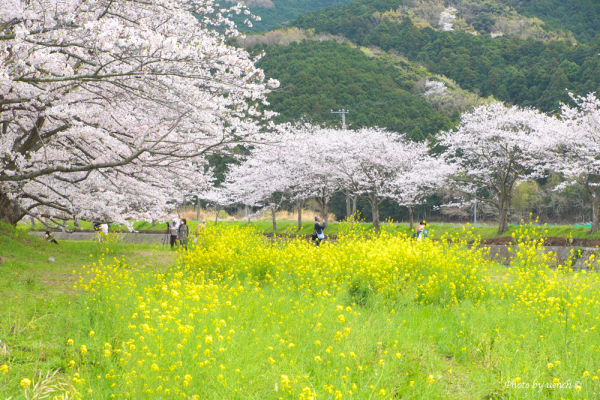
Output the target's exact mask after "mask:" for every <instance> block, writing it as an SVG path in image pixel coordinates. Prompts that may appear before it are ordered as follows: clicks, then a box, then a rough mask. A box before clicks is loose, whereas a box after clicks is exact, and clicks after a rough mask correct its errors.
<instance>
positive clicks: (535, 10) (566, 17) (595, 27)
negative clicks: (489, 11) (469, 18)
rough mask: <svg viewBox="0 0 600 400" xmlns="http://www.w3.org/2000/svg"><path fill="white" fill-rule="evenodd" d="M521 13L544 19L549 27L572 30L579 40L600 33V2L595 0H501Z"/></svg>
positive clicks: (589, 38) (591, 38) (590, 37)
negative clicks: (516, 0)
mask: <svg viewBox="0 0 600 400" xmlns="http://www.w3.org/2000/svg"><path fill="white" fill-rule="evenodd" d="M500 1H501V2H502V3H504V4H509V5H511V6H513V7H515V8H516V9H517V10H518V11H519V12H520V13H521V14H523V15H526V16H528V17H537V18H540V19H542V20H544V22H545V25H546V27H547V28H548V29H553V30H562V31H565V32H566V31H571V32H573V34H574V36H575V38H576V39H577V40H578V41H579V42H583V43H587V42H591V41H592V40H593V39H594V37H595V36H596V35H597V34H598V33H600V2H598V1H595V0H538V1H534V0H521V1H518V2H515V1H513V0H500Z"/></svg>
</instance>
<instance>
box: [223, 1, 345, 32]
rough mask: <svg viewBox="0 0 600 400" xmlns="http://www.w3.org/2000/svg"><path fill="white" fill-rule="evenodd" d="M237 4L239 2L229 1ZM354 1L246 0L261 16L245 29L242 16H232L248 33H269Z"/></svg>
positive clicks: (251, 8) (255, 13)
mask: <svg viewBox="0 0 600 400" xmlns="http://www.w3.org/2000/svg"><path fill="white" fill-rule="evenodd" d="M227 1H229V2H230V3H237V0H235V1H233V0H227ZM350 1H352V0H246V1H244V3H246V5H247V6H248V7H249V8H250V10H251V11H252V14H254V15H256V16H259V17H260V21H252V27H251V28H247V27H243V26H242V25H241V24H239V22H241V21H242V19H243V17H242V16H239V17H238V16H232V17H233V19H234V21H236V22H238V25H239V26H240V27H241V28H242V29H246V30H248V31H262V32H265V31H269V30H271V29H273V28H275V27H277V26H281V25H285V24H286V23H288V22H290V21H292V20H293V19H294V18H296V17H297V16H298V15H301V14H306V13H308V12H310V11H313V10H317V9H319V8H327V7H335V6H338V5H340V4H345V3H349V2H350Z"/></svg>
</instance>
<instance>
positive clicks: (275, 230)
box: [271, 208, 277, 233]
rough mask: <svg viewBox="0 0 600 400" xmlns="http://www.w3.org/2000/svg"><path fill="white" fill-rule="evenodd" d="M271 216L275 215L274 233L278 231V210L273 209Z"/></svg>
mask: <svg viewBox="0 0 600 400" xmlns="http://www.w3.org/2000/svg"><path fill="white" fill-rule="evenodd" d="M271 216H272V217H273V233H275V232H277V210H276V209H275V208H272V209H271Z"/></svg>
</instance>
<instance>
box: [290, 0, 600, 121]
mask: <svg viewBox="0 0 600 400" xmlns="http://www.w3.org/2000/svg"><path fill="white" fill-rule="evenodd" d="M388 9H389V8H388ZM376 11H377V12H380V11H382V7H381V6H379V3H378V2H374V3H372V4H371V3H369V4H366V3H365V2H364V1H358V2H354V3H351V4H348V5H347V6H343V7H337V8H335V9H328V10H325V11H317V12H313V13H310V14H308V15H306V16H302V17H299V18H298V19H297V20H296V21H295V22H294V23H293V24H294V26H297V27H300V28H303V29H314V30H315V32H317V33H324V32H326V33H330V34H334V35H343V36H346V37H348V38H349V39H351V40H352V41H353V42H355V43H356V44H358V45H361V46H371V45H375V46H378V47H380V48H382V49H383V50H385V51H388V52H389V51H394V52H397V53H400V54H401V55H404V56H405V57H407V58H408V59H409V60H410V61H412V62H417V63H422V64H423V65H426V66H427V68H428V70H429V71H430V72H431V73H434V74H439V75H445V76H446V77H448V78H450V79H453V80H454V81H456V82H457V83H458V84H459V85H460V86H461V87H462V88H464V89H469V90H472V91H475V92H477V93H480V94H481V95H482V96H483V97H488V96H494V97H496V98H498V99H500V100H502V101H506V102H510V103H515V104H519V105H521V106H534V107H538V108H540V109H541V110H543V111H546V112H550V111H556V110H557V109H558V105H559V102H560V101H568V98H567V96H566V93H565V89H568V90H570V91H572V92H574V93H576V94H586V93H589V92H593V91H599V90H600V58H599V57H598V53H600V36H599V37H598V38H597V39H596V40H594V41H592V42H590V43H589V44H579V45H571V44H568V43H565V42H564V41H553V42H549V43H544V42H540V41H536V40H534V39H533V38H528V39H527V40H522V39H519V38H518V37H512V38H504V37H501V38H492V37H491V36H489V35H487V34H481V35H477V36H474V35H471V34H469V33H466V32H441V31H437V30H434V29H431V28H428V27H427V28H424V29H419V28H418V27H417V26H416V25H415V24H413V23H412V21H411V20H410V18H407V17H405V18H403V20H402V22H400V23H398V22H396V21H394V20H392V19H386V18H381V19H380V20H377V21H374V20H373V19H372V18H370V16H371V15H373V13H374V12H376Z"/></svg>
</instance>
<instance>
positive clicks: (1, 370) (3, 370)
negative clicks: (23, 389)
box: [0, 364, 8, 375]
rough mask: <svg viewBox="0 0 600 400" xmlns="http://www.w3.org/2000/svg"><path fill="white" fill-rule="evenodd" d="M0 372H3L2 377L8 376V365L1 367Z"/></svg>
mask: <svg viewBox="0 0 600 400" xmlns="http://www.w3.org/2000/svg"><path fill="white" fill-rule="evenodd" d="M0 372H2V375H6V374H8V365H6V364H2V365H0Z"/></svg>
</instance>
